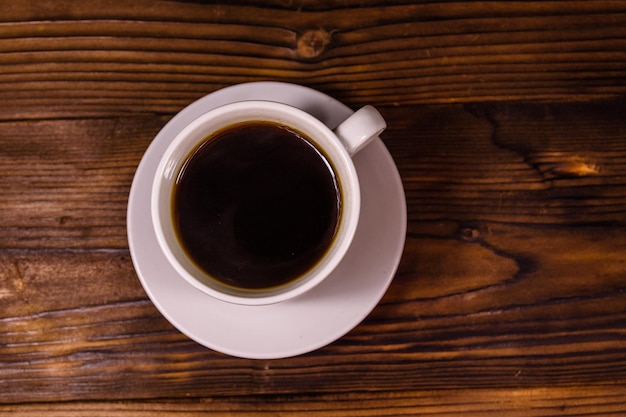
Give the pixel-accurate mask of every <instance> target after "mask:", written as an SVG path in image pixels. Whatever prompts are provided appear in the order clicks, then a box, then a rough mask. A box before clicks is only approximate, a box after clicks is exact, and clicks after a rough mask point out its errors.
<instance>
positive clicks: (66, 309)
mask: <svg viewBox="0 0 626 417" xmlns="http://www.w3.org/2000/svg"><path fill="white" fill-rule="evenodd" d="M0 7H1V10H2V13H0V172H1V175H2V181H1V182H0V415H2V416H4V415H17V416H32V415H51V416H54V415H63V416H70V417H71V416H79V415H81V416H82V415H89V416H99V415H107V416H109V415H112V416H123V417H131V416H132V417H135V416H145V415H154V414H157V413H158V414H163V415H166V416H169V415H175V414H176V415H180V414H185V415H200V414H203V415H204V414H207V413H212V414H214V415H219V416H230V415H242V416H243V415H259V414H268V413H272V414H281V415H287V416H291V415H301V414H311V413H317V414H324V415H338V416H356V415H358V416H367V415H371V416H387V415H403V414H407V415H413V414H432V415H441V416H447V415H459V414H463V415H468V416H474V415H475V416H479V415H480V416H485V415H486V416H490V415H510V416H518V415H519V416H552V415H554V416H556V415H559V416H560V415H563V416H574V415H590V416H604V415H616V416H617V415H624V414H626V403H625V402H624V398H625V397H626V396H625V394H626V327H625V326H624V323H626V239H625V238H624V236H625V233H624V232H625V231H626V145H625V144H626V141H625V140H626V119H625V118H624V115H625V114H626V101H625V100H624V97H625V94H626V52H625V51H626V29H624V28H626V24H625V23H626V2H623V1H595V2H589V1H567V2H565V1H515V2H481V1H475V2H450V1H444V0H441V1H432V2H404V1H396V2H392V3H390V2H381V1H380V0H359V1H356V0H343V1H331V0H327V1H326V0H325V1H322V2H319V1H308V0H305V1H300V2H292V1H286V0H261V1H251V0H240V1H234V2H228V4H210V3H209V2H201V1H147V0H139V1H135V2H132V3H128V4H126V3H119V2H106V1H104V0H102V1H99V0H89V1H74V0H61V1H55V2H48V1H43V2H36V3H29V2H9V1H3V0H0ZM258 80H278V81H286V82H294V83H298V84H302V85H307V86H311V87H314V88H316V89H318V90H320V91H322V92H325V93H328V94H330V95H332V96H334V97H336V98H338V99H340V100H342V101H343V102H345V103H346V104H348V105H350V106H352V107H354V108H356V107H358V106H360V105H362V104H374V105H376V106H377V107H378V108H379V109H380V110H381V112H382V113H383V115H384V116H385V118H386V120H387V121H388V124H389V128H388V130H387V131H386V132H385V133H384V134H383V136H382V138H383V140H384V142H385V144H386V145H387V147H388V149H389V150H390V152H391V154H392V155H393V157H394V159H395V161H396V163H397V165H398V168H399V170H400V174H401V177H402V181H403V185H404V188H405V191H406V196H407V207H408V231H407V242H406V248H405V251H404V254H403V257H402V261H401V264H400V267H399V270H398V273H397V275H396V277H395V279H394V281H393V283H392V285H391V287H390V288H389V291H388V292H387V294H386V295H385V297H384V298H383V300H382V301H381V303H380V304H379V305H378V306H377V307H376V308H375V309H374V311H373V312H372V313H371V314H370V315H369V316H368V317H367V318H366V319H365V320H364V321H363V322H362V323H361V324H360V325H359V326H357V327H356V328H355V329H354V330H353V331H351V332H350V333H348V334H347V335H346V336H345V337H343V338H341V339H339V340H337V341H336V342H334V343H332V344H330V345H329V346H327V347H325V348H322V349H320V350H317V351H315V352H311V353H309V354H306V355H302V356H298V357H295V358H287V359H281V360H272V361H254V360H244V359H237V358H232V357H229V356H226V355H223V354H220V353H217V352H214V351H211V350H209V349H206V348H204V347H202V346H200V345H198V344H196V343H195V342H193V341H191V340H189V339H188V338H187V337H186V336H184V335H182V334H181V333H179V332H178V331H177V330H176V329H175V328H174V327H173V326H172V325H171V324H170V323H168V322H167V321H166V320H165V319H164V318H163V317H162V316H161V314H160V313H159V312H158V311H157V309H156V308H155V306H154V305H153V304H152V303H151V302H150V300H149V299H148V297H147V296H146V294H145V292H144V290H143V289H142V287H141V285H140V283H139V281H138V279H137V276H136V274H135V272H134V270H133V266H132V263H131V260H130V256H129V252H128V245H127V237H126V208H127V198H128V191H129V189H130V185H131V181H132V178H133V175H134V172H135V169H136V167H137V164H138V163H139V161H140V159H141V157H142V155H143V152H144V151H145V150H146V148H147V146H148V145H149V143H150V141H151V140H152V138H153V137H154V136H155V134H156V133H157V132H158V131H159V130H160V129H161V127H163V126H164V125H165V124H166V123H167V121H168V120H170V118H171V117H172V116H173V115H174V114H175V113H176V112H177V111H179V110H180V109H181V108H182V107H184V106H186V105H187V104H189V103H190V102H191V101H193V100H194V99H197V98H199V97H202V96H204V95H205V94H207V93H210V92H212V91H215V90H216V89H218V88H221V87H224V86H227V85H232V84H236V83H240V82H247V81H258Z"/></svg>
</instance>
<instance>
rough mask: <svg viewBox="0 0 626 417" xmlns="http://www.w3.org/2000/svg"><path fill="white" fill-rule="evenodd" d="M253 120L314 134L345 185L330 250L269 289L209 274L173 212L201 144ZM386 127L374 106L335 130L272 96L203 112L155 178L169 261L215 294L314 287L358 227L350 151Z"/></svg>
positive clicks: (251, 299) (230, 296)
mask: <svg viewBox="0 0 626 417" xmlns="http://www.w3.org/2000/svg"><path fill="white" fill-rule="evenodd" d="M253 121H266V122H272V123H276V124H280V125H285V126H288V127H290V128H292V129H294V130H296V131H298V132H301V133H303V134H304V136H306V137H308V138H310V139H311V140H312V141H313V142H314V145H315V146H316V147H318V149H321V150H322V151H323V153H324V154H325V155H326V156H327V158H328V159H329V160H330V163H331V165H332V166H333V168H334V171H335V175H336V176H337V178H338V179H339V181H340V183H341V189H342V196H341V198H342V211H341V215H340V216H339V225H338V227H337V231H336V234H335V237H334V239H333V241H332V243H331V246H330V247H329V249H328V250H327V251H326V253H325V255H324V256H323V257H322V259H321V260H320V261H318V262H317V264H316V265H315V266H314V267H313V268H312V269H310V270H309V271H308V272H306V273H305V274H304V275H303V276H301V277H299V278H297V279H295V280H293V281H291V282H290V283H288V284H286V285H284V286H280V287H278V288H272V289H268V290H257V289H255V290H246V289H239V288H233V287H231V286H228V285H225V284H223V283H222V282H220V281H219V280H217V279H215V278H212V277H210V276H208V274H207V273H205V272H204V271H202V270H201V269H200V268H199V267H197V266H196V264H195V263H194V262H193V261H192V260H190V259H189V257H188V255H187V254H186V253H185V251H184V250H183V248H182V247H181V244H180V242H179V240H178V238H177V233H176V230H175V225H174V221H173V216H172V212H171V210H172V198H173V192H174V187H175V183H176V179H177V176H178V175H179V172H180V170H181V168H182V166H183V164H184V163H185V161H186V160H187V158H188V157H189V156H190V154H191V153H192V151H193V150H194V149H196V148H197V146H198V144H199V143H201V142H203V141H204V140H205V139H206V138H207V137H210V136H211V134H212V133H214V132H217V131H220V130H222V129H224V128H225V127H228V126H231V125H236V124H240V123H244V122H253ZM385 128H386V123H385V121H384V119H383V118H382V116H381V115H380V113H378V111H377V110H376V109H375V108H374V107H372V106H365V107H363V108H361V109H360V110H359V111H357V112H355V113H354V114H353V115H352V116H351V117H349V118H348V119H346V120H345V121H344V122H343V123H341V124H340V125H339V126H338V127H337V128H335V129H334V131H333V130H331V129H330V128H328V127H327V126H326V125H325V124H324V123H322V122H321V121H319V120H318V119H316V118H315V117H313V116H311V115H310V114H309V113H306V112H305V111H303V110H300V109H297V108H295V107H292V106H289V105H287V104H282V103H277V102H272V101H258V100H255V101H240V102H235V103H232V104H227V105H224V106H221V107H217V108H215V109H213V110H210V111H208V112H207V113H204V114H203V115H201V116H200V117H198V118H197V119H195V120H194V121H193V122H191V123H190V124H189V125H187V126H186V127H185V128H184V129H183V130H182V131H181V132H180V133H179V134H178V135H177V136H176V137H175V138H174V139H173V140H172V142H171V143H170V145H169V147H168V148H167V150H166V151H165V153H164V154H163V156H162V158H161V160H160V162H159V165H158V168H157V171H156V175H155V178H154V181H153V184H152V200H151V210H152V219H153V226H154V231H155V233H156V236H157V240H158V243H159V245H160V247H161V249H162V251H163V253H164V254H165V256H166V258H167V260H168V262H169V263H170V264H171V265H172V267H173V268H174V269H175V270H176V271H177V272H178V273H179V274H180V275H181V276H182V277H183V278H184V279H185V280H186V281H188V282H189V283H190V284H191V285H193V286H195V287H196V288H198V289H199V290H201V291H204V292H205V293H206V294H208V295H210V296H212V297H214V298H217V299H219V300H222V301H226V302H230V303H236V304H244V305H266V304H273V303H278V302H282V301H286V300H289V299H291V298H294V297H296V296H298V295H300V294H303V293H305V292H306V291H308V290H310V289H311V288H313V287H315V286H316V285H317V284H319V283H320V282H322V281H323V280H324V279H325V278H326V277H327V276H329V275H330V274H331V272H332V271H333V270H334V269H335V267H336V266H337V265H338V264H339V262H340V261H341V260H342V259H343V257H344V255H345V254H346V252H347V251H348V248H349V247H350V244H351V242H352V239H353V237H354V234H355V231H356V228H357V224H358V220H359V213H360V204H361V198H360V187H359V179H358V176H357V173H356V170H355V167H354V164H353V163H352V159H351V156H352V155H354V154H355V153H356V152H358V151H359V150H360V149H362V148H363V147H364V146H365V145H367V143H369V141H371V140H372V139H374V138H376V137H377V136H378V135H379V134H380V133H381V132H382V131H383V130H384V129H385Z"/></svg>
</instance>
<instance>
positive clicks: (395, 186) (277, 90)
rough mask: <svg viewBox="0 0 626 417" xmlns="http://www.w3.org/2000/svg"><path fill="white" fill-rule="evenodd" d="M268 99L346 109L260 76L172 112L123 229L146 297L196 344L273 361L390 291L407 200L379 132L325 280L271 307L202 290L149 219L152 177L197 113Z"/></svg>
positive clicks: (347, 325) (359, 316)
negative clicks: (336, 260) (179, 269)
mask: <svg viewBox="0 0 626 417" xmlns="http://www.w3.org/2000/svg"><path fill="white" fill-rule="evenodd" d="M259 99H265V100H272V101H278V102H283V103H287V104H291V105H293V106H296V107H299V108H301V109H303V110H305V111H307V112H309V113H311V114H313V115H314V116H316V117H317V118H319V119H320V120H321V121H323V122H324V123H326V124H327V125H328V126H329V127H331V128H334V127H336V126H337V125H338V124H339V123H340V122H341V121H343V120H344V119H346V118H347V117H348V116H349V115H350V114H352V110H350V109H349V108H348V107H346V106H345V105H343V104H342V103H340V102H338V101H336V100H335V99H333V98H331V97H329V96H327V95H325V94H323V93H321V92H319V91H316V90H312V89H309V88H306V87H302V86H298V85H293V84H285V83H277V82H257V83H247V84H239V85H235V86H232V87H228V88H225V89H222V90H219V91H217V92H215V93H212V94H209V95H207V96H205V97H203V98H201V99H199V100H197V101H196V102H194V103H192V104H190V105H189V106H188V107H186V108H185V109H183V110H182V111H181V112H180V113H178V114H177V115H176V116H175V117H174V118H173V119H172V120H171V121H170V122H169V123H168V124H167V125H166V126H165V127H164V128H163V129H162V130H161V131H160V132H159V134H158V135H157V136H156V138H155V139H154V141H153V142H152V144H151V145H150V146H149V148H148V149H147V151H146V153H145V155H144V156H143V159H142V160H141V163H140V164H139V167H138V168H137V172H136V174H135V178H134V180H133V184H132V188H131V192H130V197H129V202H128V236H129V246H130V253H131V256H132V259H133V263H134V265H135V269H136V271H137V274H138V276H139V279H140V281H141V284H142V285H143V287H144V289H145V290H146V292H147V294H148V296H149V297H150V299H151V300H152V302H153V303H154V304H155V305H156V307H157V308H158V309H159V311H160V312H161V313H162V314H163V315H164V316H165V317H166V318H167V319H168V320H169V321H170V322H171V323H172V324H173V325H174V326H175V327H176V328H178V329H179V330H180V331H181V332H183V333H184V334H186V335H187V336H188V337H190V338H191V339H193V340H195V341H196V342H198V343H200V344H202V345H204V346H206V347H209V348H211V349H214V350H216V351H219V352H222V353H226V354H229V355H233V356H238V357H242V358H253V359H275V358H285V357H289V356H295V355H299V354H303V353H307V352H310V351H313V350H315V349H318V348H320V347H322V346H325V345H327V344H329V343H331V342H333V341H335V340H337V339H338V338H340V337H341V336H343V335H344V334H346V333H347V332H348V331H350V330H351V329H352V328H354V327H355V326H356V325H358V324H359V323H360V322H361V321H362V320H363V319H364V318H365V317H366V316H367V315H368V314H369V313H370V312H371V311H372V310H373V309H374V307H375V306H376V304H378V302H379V301H380V299H381V298H382V296H383V295H384V293H385V291H386V290H387V288H388V286H389V284H390V283H391V280H392V278H393V276H394V275H395V272H396V269H397V267H398V264H399V262H400V257H401V255H402V251H403V249H404V242H405V233H406V200H405V195H404V190H403V188H402V182H401V180H400V175H399V174H398V170H397V168H396V165H395V163H394V162H393V159H392V158H391V155H390V154H389V152H388V151H387V148H385V145H383V142H382V141H381V140H380V139H375V140H374V141H373V142H372V143H371V144H370V145H368V146H367V147H366V148H365V149H363V150H361V151H360V152H359V153H358V154H357V155H356V156H355V157H354V163H355V166H356V168H357V172H358V175H359V179H360V181H361V194H362V208H361V218H360V222H359V226H358V229H357V232H356V236H355V239H354V242H353V244H352V246H351V248H350V250H349V251H348V253H347V255H346V257H345V258H344V260H343V261H342V262H341V263H340V264H339V266H338V267H337V269H336V270H335V271H334V272H333V273H332V275H331V276H329V277H328V278H327V279H326V280H325V281H324V282H322V283H321V284H320V285H318V286H317V287H315V288H314V289H313V290H311V291H309V292H307V293H306V294H304V295H302V296H300V297H298V298H296V299H294V300H290V301H287V302H284V303H280V304H274V305H269V306H241V305H235V304H228V303H225V302H222V301H219V300H216V299H214V298H211V297H210V296H208V295H206V294H204V293H202V292H200V291H199V290H197V289H195V288H194V287H192V286H191V285H190V284H188V283H187V282H186V281H185V280H184V279H183V278H182V277H180V276H179V275H178V274H177V273H176V272H175V271H174V269H173V268H172V267H171V266H170V265H169V264H168V263H167V261H166V259H165V257H164V255H163V254H162V252H161V250H160V248H159V245H158V243H157V240H156V236H155V234H154V231H153V229H152V219H151V217H150V207H149V205H150V192H151V186H150V185H151V183H152V178H153V176H154V175H155V171H156V167H157V165H158V162H159V159H160V157H161V155H162V154H163V152H164V151H165V148H166V147H167V145H168V144H169V142H170V141H171V140H172V138H173V137H174V136H175V135H176V134H177V133H178V132H179V131H180V130H181V129H182V128H183V126H185V125H186V124H188V123H189V122H190V121H192V120H193V119H195V118H196V117H198V116H199V115H200V114H202V113H204V112H206V111H207V110H210V109H211V108H214V107H217V106H219V105H222V104H228V103H231V102H234V101H240V100H259Z"/></svg>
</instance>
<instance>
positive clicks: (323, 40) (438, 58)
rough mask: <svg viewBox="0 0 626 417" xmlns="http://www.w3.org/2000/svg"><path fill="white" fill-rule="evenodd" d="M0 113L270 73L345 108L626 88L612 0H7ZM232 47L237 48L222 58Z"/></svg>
mask: <svg viewBox="0 0 626 417" xmlns="http://www.w3.org/2000/svg"><path fill="white" fill-rule="evenodd" d="M1 20H2V22H1V24H0V79H2V80H4V82H2V83H0V100H1V101H2V103H3V111H2V114H1V115H0V117H3V118H30V117H53V116H58V115H71V114H76V112H78V111H79V112H84V113H96V114H111V113H116V114H119V113H120V112H127V113H142V112H159V113H163V112H170V113H171V112H174V111H177V110H179V109H180V108H181V107H182V106H184V105H185V104H186V103H188V102H190V101H192V100H194V99H196V98H199V97H201V96H202V95H204V94H206V93H208V92H211V91H214V90H215V89H217V88H220V87H223V86H226V85H230V84H233V83H237V82H245V81H254V80H267V79H280V80H283V81H291V82H296V83H299V84H304V85H309V86H313V87H315V88H318V89H321V90H323V91H325V92H328V93H330V94H332V95H333V96H335V97H337V98H339V99H341V100H342V101H345V102H347V103H349V104H351V105H354V106H358V105H360V104H364V103H374V104H378V105H394V104H405V105H406V104H433V103H450V102H477V101H494V100H495V101H502V100H520V99H523V100H552V101H554V100H585V99H603V98H611V97H621V96H623V94H624V93H625V92H626V82H625V80H626V53H625V51H626V29H624V28H625V27H626V6H625V4H624V3H623V2H620V1H603V2H587V1H571V2H568V5H567V7H566V8H564V7H563V4H562V3H561V2H542V1H528V2H523V3H519V2H501V3H486V2H469V3H468V2H456V3H455V2H446V1H441V2H428V3H420V4H405V5H400V4H397V5H387V4H385V3H384V2H379V1H371V2H367V3H366V4H364V3H358V4H357V3H355V4H351V3H345V4H344V3H342V4H341V7H333V6H332V4H327V3H324V4H323V5H318V4H316V3H303V4H297V5H296V4H287V3H284V2H270V1H267V2H260V3H258V4H257V3H255V5H254V6H251V5H237V4H229V5H212V4H197V3H196V2H178V3H175V4H173V3H171V2H165V1H162V2H149V1H147V0H142V1H139V2H135V4H134V5H133V7H126V5H122V4H110V3H109V2H105V3H102V2H100V1H96V0H92V1H89V2H78V1H69V0H65V1H60V2H55V6H54V7H45V6H36V7H33V6H31V5H29V4H21V3H19V2H18V3H15V2H6V3H5V5H4V6H3V16H2V18H1ZM233 51H237V54H236V55H234V54H233Z"/></svg>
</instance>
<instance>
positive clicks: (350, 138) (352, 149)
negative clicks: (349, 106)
mask: <svg viewBox="0 0 626 417" xmlns="http://www.w3.org/2000/svg"><path fill="white" fill-rule="evenodd" d="M386 127H387V122H385V119H383V116H381V115H380V113H379V112H378V110H376V108H375V107H374V106H370V105H367V106H364V107H361V108H360V109H359V110H357V111H356V112H354V114H352V116H350V117H348V118H347V119H346V120H344V121H343V123H341V124H340V125H339V126H337V127H336V128H335V130H334V132H335V135H337V137H338V138H339V140H341V142H342V143H343V145H344V146H345V147H346V149H347V150H348V153H349V154H350V155H351V156H352V155H354V154H356V153H357V152H358V151H360V150H361V149H363V148H364V147H365V145H367V144H368V143H370V141H371V140H372V139H374V138H376V137H378V135H380V134H381V133H382V132H383V130H385V128H386Z"/></svg>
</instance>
